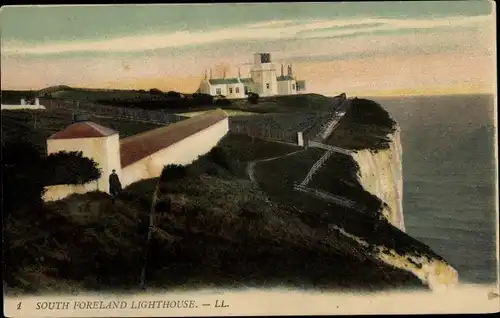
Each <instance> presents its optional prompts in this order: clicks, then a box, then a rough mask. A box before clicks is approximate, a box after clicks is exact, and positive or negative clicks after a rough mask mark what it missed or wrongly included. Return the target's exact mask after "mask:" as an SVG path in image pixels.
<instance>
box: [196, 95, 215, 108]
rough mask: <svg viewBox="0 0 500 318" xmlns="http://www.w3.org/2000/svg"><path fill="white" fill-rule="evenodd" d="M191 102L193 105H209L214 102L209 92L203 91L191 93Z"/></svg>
mask: <svg viewBox="0 0 500 318" xmlns="http://www.w3.org/2000/svg"><path fill="white" fill-rule="evenodd" d="M192 103H193V105H196V106H199V105H211V104H213V103H214V97H213V96H212V95H209V94H203V93H194V94H193V95H192Z"/></svg>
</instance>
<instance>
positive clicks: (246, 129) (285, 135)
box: [229, 121, 298, 144]
mask: <svg viewBox="0 0 500 318" xmlns="http://www.w3.org/2000/svg"><path fill="white" fill-rule="evenodd" d="M229 130H230V131H231V132H235V133H239V134H245V135H248V136H251V137H256V138H261V139H269V140H277V141H282V142H289V143H293V144H298V137H297V133H298V132H293V131H286V130H283V129H279V128H273V127H271V126H270V125H266V124H250V125H249V124H243V123H238V122H231V121H229Z"/></svg>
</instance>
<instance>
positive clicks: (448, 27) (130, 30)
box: [0, 0, 496, 96]
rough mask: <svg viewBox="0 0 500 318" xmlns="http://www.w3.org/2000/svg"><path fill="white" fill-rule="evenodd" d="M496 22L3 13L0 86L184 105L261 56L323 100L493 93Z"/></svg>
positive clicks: (371, 12)
mask: <svg viewBox="0 0 500 318" xmlns="http://www.w3.org/2000/svg"><path fill="white" fill-rule="evenodd" d="M494 12H495V6H494V2H491V1H479V0H477V1H411V2H406V1H401V2H362V3H361V2H359V3H356V2H332V3H325V2H322V3H255V4H243V3H242V4H228V3H224V4H195V5H189V4H183V5H181V4H176V5H109V6H74V5H72V6H22V7H21V6H19V7H17V6H7V7H2V9H1V11H0V32H1V53H2V55H1V84H2V89H40V88H44V87H48V86H53V85H69V86H75V87H96V88H99V87H100V88H124V89H129V88H132V89H141V88H142V89H149V88H153V87H155V88H159V89H162V90H177V91H181V92H185V93H189V92H194V91H195V90H196V89H197V88H198V85H199V82H200V80H201V79H202V78H203V75H204V72H205V70H206V69H209V68H212V70H213V76H214V77H218V76H219V75H221V73H222V70H223V69H227V70H228V72H227V75H228V76H231V75H236V74H237V70H238V67H239V68H240V70H241V73H242V75H245V74H247V72H248V71H249V66H248V64H249V62H251V61H253V54H254V53H257V52H268V53H271V58H272V62H274V63H276V64H278V65H280V64H292V67H293V71H294V74H295V75H296V77H299V79H303V80H306V82H307V89H308V91H309V92H314V93H319V94H324V95H330V96H331V95H336V94H338V93H342V92H345V93H347V94H350V95H352V94H357V95H363V94H365V95H371V96H373V95H401V94H449V93H478V92H479V93H493V92H494V90H495V89H496V82H495V81H496V59H495V57H496V46H495V15H494ZM278 69H279V67H278ZM285 69H286V68H285Z"/></svg>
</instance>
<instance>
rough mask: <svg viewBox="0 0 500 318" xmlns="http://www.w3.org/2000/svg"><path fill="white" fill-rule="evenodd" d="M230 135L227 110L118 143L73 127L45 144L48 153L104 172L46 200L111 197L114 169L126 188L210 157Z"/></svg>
mask: <svg viewBox="0 0 500 318" xmlns="http://www.w3.org/2000/svg"><path fill="white" fill-rule="evenodd" d="M228 131H229V118H228V115H227V113H226V112H225V111H223V110H222V109H216V110H212V111H208V112H205V113H203V114H200V115H197V116H193V117H191V118H188V119H185V120H182V121H180V122H176V123H173V124H170V125H167V126H163V127H160V128H157V129H154V130H150V131H147V132H144V133H141V134H138V135H134V136H130V137H127V138H123V139H121V140H120V139H119V135H118V133H117V132H116V131H114V130H112V129H109V128H106V127H103V126H101V125H99V124H96V123H93V122H91V121H88V120H83V121H79V122H75V123H73V124H71V125H69V126H67V127H66V128H65V129H63V130H61V131H59V132H57V133H55V134H54V135H52V136H50V137H49V138H48V139H47V153H48V154H51V153H56V152H59V151H68V152H69V151H81V152H82V154H83V156H84V157H87V158H91V159H93V160H94V161H95V162H96V163H97V164H98V167H99V168H100V169H101V172H102V174H101V177H100V178H99V179H98V180H97V182H94V181H92V182H89V183H87V184H84V185H78V184H62V185H54V186H47V187H45V190H46V191H45V194H44V198H43V199H44V200H45V201H55V200H60V199H63V198H65V197H67V196H69V195H71V194H73V193H87V192H89V191H95V190H98V191H101V192H107V193H109V175H110V174H111V172H112V170H116V173H117V174H118V177H119V179H120V181H121V184H122V186H123V187H126V186H128V185H130V184H132V183H134V182H137V181H140V180H143V179H150V178H156V177H159V176H160V175H161V173H162V170H163V168H164V166H166V165H168V164H178V165H188V164H190V163H192V162H193V161H194V160H196V159H198V157H199V156H201V155H204V154H206V153H207V152H209V151H210V150H211V149H212V148H213V147H215V146H216V145H217V143H218V142H219V141H220V140H221V139H222V138H223V137H224V136H225V135H226V134H227V132H228Z"/></svg>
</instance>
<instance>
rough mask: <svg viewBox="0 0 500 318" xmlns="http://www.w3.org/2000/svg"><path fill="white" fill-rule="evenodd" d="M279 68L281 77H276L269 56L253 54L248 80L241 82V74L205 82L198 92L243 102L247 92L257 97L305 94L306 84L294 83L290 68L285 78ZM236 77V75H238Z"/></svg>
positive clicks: (207, 79)
mask: <svg viewBox="0 0 500 318" xmlns="http://www.w3.org/2000/svg"><path fill="white" fill-rule="evenodd" d="M283 68H284V66H283V65H281V74H280V76H276V74H277V72H276V65H275V64H274V63H272V62H271V54H270V53H256V54H254V61H253V64H252V67H251V69H250V77H248V78H242V77H241V76H240V74H238V77H234V78H226V77H225V76H223V78H212V72H211V71H210V77H209V78H207V75H206V73H205V78H204V79H203V80H202V82H201V83H200V88H199V89H198V92H200V93H204V94H209V95H212V96H217V95H223V96H226V97H227V98H244V97H245V96H247V95H248V93H249V92H253V93H257V94H259V96H274V95H294V94H299V93H304V92H305V81H297V80H296V78H295V77H294V76H293V73H292V66H291V65H288V66H287V74H286V75H285V74H284V72H283V71H284V69H283ZM238 73H239V72H238Z"/></svg>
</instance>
